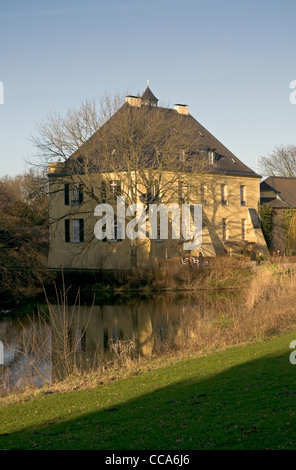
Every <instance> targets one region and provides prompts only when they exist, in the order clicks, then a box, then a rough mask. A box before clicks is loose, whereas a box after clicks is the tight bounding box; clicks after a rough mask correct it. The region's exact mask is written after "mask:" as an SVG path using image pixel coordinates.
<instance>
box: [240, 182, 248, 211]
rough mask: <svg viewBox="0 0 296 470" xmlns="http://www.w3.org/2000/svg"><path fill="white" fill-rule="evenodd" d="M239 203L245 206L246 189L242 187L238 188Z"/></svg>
mask: <svg viewBox="0 0 296 470" xmlns="http://www.w3.org/2000/svg"><path fill="white" fill-rule="evenodd" d="M240 203H241V206H246V205H247V203H246V187H245V186H244V185H241V186H240Z"/></svg>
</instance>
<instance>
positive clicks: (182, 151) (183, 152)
mask: <svg viewBox="0 0 296 470" xmlns="http://www.w3.org/2000/svg"><path fill="white" fill-rule="evenodd" d="M179 162H185V150H180V153H179Z"/></svg>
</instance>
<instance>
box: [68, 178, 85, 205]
mask: <svg viewBox="0 0 296 470" xmlns="http://www.w3.org/2000/svg"><path fill="white" fill-rule="evenodd" d="M64 196H65V206H69V204H70V184H69V183H65V187H64ZM82 203H83V184H82V183H76V184H75V185H74V186H73V187H72V191H71V205H72V206H78V205H79V204H82Z"/></svg>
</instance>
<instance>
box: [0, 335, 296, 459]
mask: <svg viewBox="0 0 296 470" xmlns="http://www.w3.org/2000/svg"><path fill="white" fill-rule="evenodd" d="M293 339H296V332H292V333H289V334H285V335H283V336H280V337H278V338H276V339H273V340H270V341H267V342H262V343H257V344H251V345H248V346H243V347H235V348H231V349H228V350H226V351H224V352H217V353H215V354H210V355H207V356H205V357H197V358H190V359H182V360H181V359H180V360H175V361H170V362H169V364H168V365H167V366H166V367H161V368H158V369H155V370H153V371H150V372H147V373H145V374H141V375H137V376H133V377H130V378H125V379H120V380H118V381H115V382H111V383H109V384H106V385H102V386H98V387H96V388H93V389H89V390H76V391H73V392H67V393H59V394H55V393H54V394H50V393H48V392H47V393H45V392H41V393H39V394H38V395H37V396H36V397H35V398H31V399H28V401H25V402H24V403H17V404H6V402H5V401H3V404H2V405H0V449H65V450H66V449H80V450H83V449H105V450H120V449H124V450H130V449H137V450H139V449H148V450H149V449H150V450H179V449H180V450H181V449H183V450H190V449H296V365H292V364H290V361H289V355H290V353H291V349H290V348H289V345H290V342H291V341H292V340H293Z"/></svg>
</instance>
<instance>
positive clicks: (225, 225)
mask: <svg viewBox="0 0 296 470" xmlns="http://www.w3.org/2000/svg"><path fill="white" fill-rule="evenodd" d="M222 239H223V240H228V219H222Z"/></svg>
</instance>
